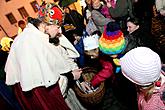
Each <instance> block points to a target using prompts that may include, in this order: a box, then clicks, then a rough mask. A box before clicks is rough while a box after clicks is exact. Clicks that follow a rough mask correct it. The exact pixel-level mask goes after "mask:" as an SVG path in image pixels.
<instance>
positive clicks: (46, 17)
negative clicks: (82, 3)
mask: <svg viewBox="0 0 165 110" xmlns="http://www.w3.org/2000/svg"><path fill="white" fill-rule="evenodd" d="M63 17H64V14H63V10H62V9H61V8H60V7H59V6H58V5H57V4H55V3H49V2H48V3H46V2H43V3H42V5H41V6H40V7H39V12H38V18H39V19H40V20H42V21H43V22H45V23H48V24H56V25H62V22H63Z"/></svg>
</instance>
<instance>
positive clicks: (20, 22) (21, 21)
mask: <svg viewBox="0 0 165 110" xmlns="http://www.w3.org/2000/svg"><path fill="white" fill-rule="evenodd" d="M21 24H26V23H25V21H24V20H19V21H18V26H19V27H20V25H21Z"/></svg>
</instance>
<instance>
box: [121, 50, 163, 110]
mask: <svg viewBox="0 0 165 110" xmlns="http://www.w3.org/2000/svg"><path fill="white" fill-rule="evenodd" d="M120 64H121V69H122V73H123V75H124V76H125V77H126V78H127V79H129V80H130V81H132V82H133V83H135V84H136V85H137V90H138V91H137V92H138V108H139V110H165V104H164V103H163V100H162V99H161V93H162V92H163V91H164V90H165V76H164V75H163V74H162V73H161V60H160V57H159V55H158V54H157V53H156V52H154V51H152V50H151V49H149V48H147V47H137V48H135V49H132V50H130V51H129V52H128V53H126V54H125V55H124V56H123V57H122V58H121V61H120ZM162 98H163V97H162Z"/></svg>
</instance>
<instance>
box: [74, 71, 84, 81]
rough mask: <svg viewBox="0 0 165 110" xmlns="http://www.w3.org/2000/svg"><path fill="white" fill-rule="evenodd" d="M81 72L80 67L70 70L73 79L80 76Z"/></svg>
mask: <svg viewBox="0 0 165 110" xmlns="http://www.w3.org/2000/svg"><path fill="white" fill-rule="evenodd" d="M81 73H82V69H75V70H72V74H73V77H74V80H77V79H79V78H80V76H81Z"/></svg>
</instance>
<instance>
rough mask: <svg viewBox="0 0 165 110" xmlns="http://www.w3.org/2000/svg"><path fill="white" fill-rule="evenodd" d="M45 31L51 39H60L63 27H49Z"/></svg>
mask: <svg viewBox="0 0 165 110" xmlns="http://www.w3.org/2000/svg"><path fill="white" fill-rule="evenodd" d="M45 29H46V33H47V34H49V36H50V38H54V37H56V38H59V37H60V36H61V34H62V31H61V27H60V26H58V25H47V26H46V27H45Z"/></svg>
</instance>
